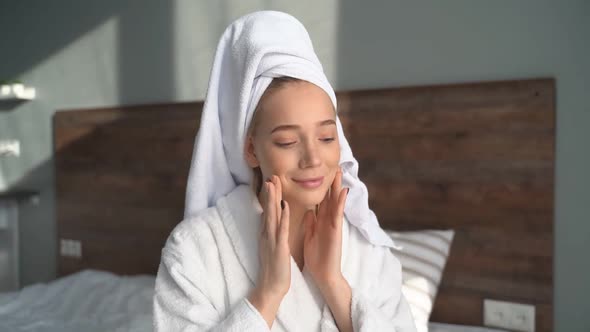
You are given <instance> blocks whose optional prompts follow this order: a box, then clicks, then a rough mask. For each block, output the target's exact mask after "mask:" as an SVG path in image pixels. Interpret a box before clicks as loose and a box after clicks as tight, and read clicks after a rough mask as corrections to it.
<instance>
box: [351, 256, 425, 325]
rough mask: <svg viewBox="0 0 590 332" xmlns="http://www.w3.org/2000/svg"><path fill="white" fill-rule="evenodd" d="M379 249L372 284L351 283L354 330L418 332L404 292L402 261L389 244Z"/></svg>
mask: <svg viewBox="0 0 590 332" xmlns="http://www.w3.org/2000/svg"><path fill="white" fill-rule="evenodd" d="M373 248H374V250H377V251H378V254H377V255H375V256H374V257H380V258H379V259H378V260H377V262H376V263H377V264H378V265H377V266H378V267H379V268H377V269H376V270H375V271H377V273H376V274H375V278H374V279H373V282H372V284H371V285H370V287H362V288H361V287H358V288H355V287H354V286H353V287H352V301H351V302H352V303H351V316H352V317H351V318H352V325H353V329H354V331H355V332H374V331H390V332H393V331H395V332H415V331H416V325H415V323H414V318H413V316H412V313H411V312H410V306H409V305H408V302H407V301H406V299H405V298H404V296H403V294H402V292H401V283H402V280H401V275H402V274H401V264H400V262H399V260H398V259H397V258H396V257H395V256H394V255H393V254H392V253H391V251H390V249H389V248H385V247H373Z"/></svg>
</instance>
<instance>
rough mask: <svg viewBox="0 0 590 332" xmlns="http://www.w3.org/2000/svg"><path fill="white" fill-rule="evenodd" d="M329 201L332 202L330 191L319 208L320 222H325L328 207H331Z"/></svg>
mask: <svg viewBox="0 0 590 332" xmlns="http://www.w3.org/2000/svg"><path fill="white" fill-rule="evenodd" d="M329 200H330V193H329V191H328V192H326V195H325V196H324V199H322V201H321V202H320V204H319V207H318V213H317V219H318V220H323V219H324V217H325V214H326V213H327V210H328V206H329V203H328V202H329Z"/></svg>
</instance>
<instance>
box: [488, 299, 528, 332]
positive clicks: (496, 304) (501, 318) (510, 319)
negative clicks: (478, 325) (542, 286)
mask: <svg viewBox="0 0 590 332" xmlns="http://www.w3.org/2000/svg"><path fill="white" fill-rule="evenodd" d="M483 312H484V319H483V320H484V325H485V326H490V327H499V328H505V329H510V330H513V331H522V332H534V331H535V306H533V305H528V304H521V303H514V302H503V301H496V300H489V299H484V301H483Z"/></svg>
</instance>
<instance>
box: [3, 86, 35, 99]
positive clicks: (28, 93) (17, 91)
mask: <svg viewBox="0 0 590 332" xmlns="http://www.w3.org/2000/svg"><path fill="white" fill-rule="evenodd" d="M35 96H36V93H35V88H32V87H26V86H24V85H23V84H20V83H17V84H2V85H0V100H32V99H35Z"/></svg>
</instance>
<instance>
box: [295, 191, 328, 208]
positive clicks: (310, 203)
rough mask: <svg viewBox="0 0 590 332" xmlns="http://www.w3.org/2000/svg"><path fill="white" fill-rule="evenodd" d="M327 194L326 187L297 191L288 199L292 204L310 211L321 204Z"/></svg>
mask: <svg viewBox="0 0 590 332" xmlns="http://www.w3.org/2000/svg"><path fill="white" fill-rule="evenodd" d="M327 192H328V188H327V187H326V188H322V187H320V188H317V189H316V190H305V189H297V190H295V192H293V193H292V194H291V195H290V196H291V197H290V198H291V200H292V201H293V202H296V204H297V205H301V206H305V207H307V208H309V209H312V208H314V207H315V206H316V205H318V204H320V203H321V202H322V200H323V199H324V197H325V195H326V193H327Z"/></svg>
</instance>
